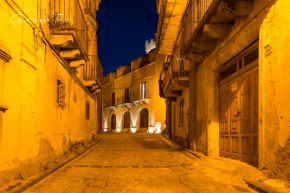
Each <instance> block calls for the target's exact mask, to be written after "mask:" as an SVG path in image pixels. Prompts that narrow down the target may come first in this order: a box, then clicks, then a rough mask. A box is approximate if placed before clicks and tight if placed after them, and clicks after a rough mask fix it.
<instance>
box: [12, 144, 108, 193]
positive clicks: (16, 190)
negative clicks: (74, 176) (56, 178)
mask: <svg viewBox="0 0 290 193" xmlns="http://www.w3.org/2000/svg"><path fill="white" fill-rule="evenodd" d="M101 143H102V140H98V141H97V142H95V143H93V144H92V145H90V146H89V147H88V148H87V149H85V150H84V151H82V152H80V153H79V154H77V155H75V156H73V157H72V158H70V159H68V160H66V161H64V162H63V163H61V164H59V165H58V166H56V167H54V168H52V169H49V170H47V171H45V172H43V173H40V174H39V175H37V176H36V177H33V178H32V179H30V180H29V181H28V182H27V183H24V184H22V185H20V186H18V187H16V188H14V189H12V190H11V191H8V192H12V193H20V192H23V191H25V190H26V189H28V188H30V187H31V186H33V185H35V184H37V183H38V182H40V181H41V180H43V179H44V178H46V177H47V176H49V175H50V174H52V173H53V172H55V171H57V170H59V169H60V168H62V167H63V166H65V165H66V164H68V163H69V162H71V161H73V160H74V159H76V158H78V157H80V156H81V155H83V154H84V153H86V152H88V151H89V150H90V149H92V148H93V147H95V146H97V145H99V144H101Z"/></svg>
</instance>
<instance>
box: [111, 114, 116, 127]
mask: <svg viewBox="0 0 290 193" xmlns="http://www.w3.org/2000/svg"><path fill="white" fill-rule="evenodd" d="M116 122H117V121H116V115H115V114H112V116H111V129H112V130H114V129H116Z"/></svg>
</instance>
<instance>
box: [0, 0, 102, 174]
mask: <svg viewBox="0 0 290 193" xmlns="http://www.w3.org/2000/svg"><path fill="white" fill-rule="evenodd" d="M16 2H18V3H19V5H22V6H23V8H29V9H34V8H35V10H37V9H36V8H37V7H35V6H36V4H34V3H31V2H25V3H24V2H22V1H16ZM1 9H2V11H1V12H0V23H1V26H2V27H3V29H5V30H1V31H0V37H1V38H0V47H1V49H3V50H5V52H7V53H8V54H10V55H11V56H12V59H11V60H10V62H7V63H3V62H2V60H1V62H0V65H1V71H2V73H1V78H0V79H1V82H2V84H1V88H0V91H1V95H0V102H1V103H4V104H6V105H7V106H8V107H9V109H8V110H7V111H6V112H5V113H4V114H3V128H2V141H0V142H1V146H0V158H1V159H0V171H3V170H7V169H12V168H15V167H17V166H19V165H20V164H21V163H23V162H25V161H26V160H28V159H34V158H40V157H41V158H42V159H45V157H49V156H55V155H59V154H61V153H63V152H64V151H66V150H67V149H68V148H69V147H70V145H72V144H74V143H78V142H84V143H85V142H87V141H88V140H90V139H92V136H93V135H96V131H97V122H96V110H95V109H96V108H95V106H96V103H95V100H94V99H93V98H91V97H90V96H89V95H88V94H87V93H86V92H85V91H84V90H83V89H82V88H81V87H80V86H79V85H78V84H76V83H75V82H74V79H73V78H72V77H71V76H70V74H69V73H68V72H67V70H65V68H64V67H63V66H62V64H61V62H60V60H58V59H57V57H56V55H55V54H54V51H52V49H51V48H50V46H49V45H48V44H47V45H46V44H45V43H44V41H42V39H41V38H40V37H38V36H37V35H36V34H38V30H37V28H35V29H34V30H33V28H32V26H30V25H29V24H27V23H26V22H20V23H18V24H17V25H12V23H11V22H10V19H11V17H13V16H14V15H15V14H17V13H16V12H15V11H13V9H11V7H10V6H9V5H8V4H7V3H6V2H3V3H1ZM29 14H33V13H29ZM31 17H33V15H32V16H31ZM45 29H47V28H45ZM39 34H40V33H39ZM48 34H49V33H48ZM59 76H60V77H62V78H63V80H64V83H65V85H66V89H65V93H66V97H65V103H66V106H65V108H64V109H63V110H62V109H60V108H58V107H57V78H58V77H59ZM86 100H88V101H89V102H90V112H91V113H90V120H89V121H87V120H85V102H86Z"/></svg>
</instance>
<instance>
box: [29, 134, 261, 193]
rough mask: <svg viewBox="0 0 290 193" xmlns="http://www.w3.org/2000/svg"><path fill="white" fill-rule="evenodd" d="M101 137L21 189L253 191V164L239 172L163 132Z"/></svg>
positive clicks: (64, 190) (62, 192) (63, 190)
mask: <svg viewBox="0 0 290 193" xmlns="http://www.w3.org/2000/svg"><path fill="white" fill-rule="evenodd" d="M99 137H100V138H101V139H102V141H103V142H102V144H101V145H100V146H99V147H97V148H94V149H93V150H92V151H91V152H90V153H87V154H85V155H84V156H80V157H78V158H77V159H75V160H74V161H72V162H70V163H69V164H68V165H66V166H64V167H63V168H61V169H60V170H58V171H56V172H55V173H53V174H52V175H50V176H49V177H47V178H45V179H43V180H42V181H40V182H39V183H38V184H36V185H34V186H33V187H31V188H29V189H27V190H26V191H25V192H37V193H38V192H50V193H51V192H61V193H66V192H67V193H71V192H102V193H104V192H112V193H115V192H134V193H135V192H153V193H155V192H162V193H164V192H174V193H176V192H182V193H184V192H201V193H203V192H254V191H253V190H252V189H250V188H249V187H248V186H247V184H246V183H245V182H244V181H243V178H244V177H245V176H244V175H249V174H248V172H250V173H252V175H253V176H255V175H257V177H259V175H260V174H257V173H255V174H253V171H255V172H256V169H255V168H253V167H249V171H247V172H245V173H243V171H244V170H240V169H241V166H240V165H234V164H232V165H231V164H227V165H225V162H224V161H222V160H218V159H209V158H207V157H205V158H202V159H198V158H196V157H195V156H193V155H192V154H190V153H188V152H187V151H184V150H182V149H181V148H179V147H178V146H176V145H174V144H173V143H170V142H168V141H167V139H165V138H164V137H163V136H162V135H149V134H110V135H109V134H103V135H102V134H100V135H99ZM245 167H246V166H245ZM247 167H248V166H247ZM257 171H258V170H257Z"/></svg>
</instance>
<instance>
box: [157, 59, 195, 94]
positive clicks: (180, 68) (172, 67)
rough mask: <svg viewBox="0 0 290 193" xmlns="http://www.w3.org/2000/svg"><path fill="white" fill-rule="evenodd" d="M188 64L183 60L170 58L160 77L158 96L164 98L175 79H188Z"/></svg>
mask: <svg viewBox="0 0 290 193" xmlns="http://www.w3.org/2000/svg"><path fill="white" fill-rule="evenodd" d="M189 72H190V63H185V62H184V59H183V58H180V57H172V58H171V61H170V63H169V66H168V63H166V69H163V71H162V72H161V75H160V80H159V84H160V89H161V90H160V91H159V92H160V93H159V94H160V95H161V96H164V93H166V92H167V90H168V89H169V87H170V86H171V84H172V82H173V81H174V80H175V79H178V78H182V77H189Z"/></svg>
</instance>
